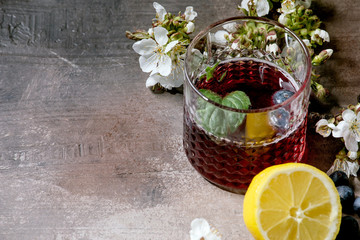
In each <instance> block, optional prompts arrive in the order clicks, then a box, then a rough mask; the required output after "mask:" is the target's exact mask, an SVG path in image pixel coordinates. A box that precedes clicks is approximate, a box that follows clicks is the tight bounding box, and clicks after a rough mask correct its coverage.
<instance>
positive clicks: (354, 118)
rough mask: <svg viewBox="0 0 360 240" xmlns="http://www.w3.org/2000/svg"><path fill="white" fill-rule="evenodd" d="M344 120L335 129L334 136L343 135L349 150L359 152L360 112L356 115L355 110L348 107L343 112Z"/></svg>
mask: <svg viewBox="0 0 360 240" xmlns="http://www.w3.org/2000/svg"><path fill="white" fill-rule="evenodd" d="M342 118H343V121H341V122H339V124H338V125H337V126H336V127H335V128H334V129H333V131H332V133H333V137H335V138H340V137H342V138H343V139H344V142H345V147H346V149H347V150H348V151H351V152H357V151H358V149H359V145H358V142H360V112H359V113H358V114H357V115H356V114H355V113H354V111H352V110H350V109H346V110H345V111H343V113H342Z"/></svg>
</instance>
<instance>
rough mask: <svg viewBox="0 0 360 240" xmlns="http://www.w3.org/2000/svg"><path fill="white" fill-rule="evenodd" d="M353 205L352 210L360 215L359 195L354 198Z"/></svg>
mask: <svg viewBox="0 0 360 240" xmlns="http://www.w3.org/2000/svg"><path fill="white" fill-rule="evenodd" d="M353 207H354V212H355V213H356V214H357V215H358V216H359V217H360V197H357V198H355V201H354V204H353Z"/></svg>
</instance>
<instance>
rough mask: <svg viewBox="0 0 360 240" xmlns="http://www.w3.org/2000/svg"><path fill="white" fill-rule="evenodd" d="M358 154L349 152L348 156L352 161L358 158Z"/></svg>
mask: <svg viewBox="0 0 360 240" xmlns="http://www.w3.org/2000/svg"><path fill="white" fill-rule="evenodd" d="M357 155H358V154H357V152H352V151H349V152H348V153H347V156H348V157H349V158H350V159H351V160H355V159H356V158H357Z"/></svg>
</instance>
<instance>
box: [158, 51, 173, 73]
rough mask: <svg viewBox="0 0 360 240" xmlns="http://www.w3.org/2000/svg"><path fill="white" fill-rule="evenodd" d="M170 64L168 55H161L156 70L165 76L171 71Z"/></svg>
mask: <svg viewBox="0 0 360 240" xmlns="http://www.w3.org/2000/svg"><path fill="white" fill-rule="evenodd" d="M171 65H172V61H171V58H170V57H169V56H168V55H161V56H160V58H159V62H158V66H157V68H156V70H157V72H158V73H160V74H161V75H162V76H165V77H166V76H168V75H169V74H170V73H171V67H172V66H171Z"/></svg>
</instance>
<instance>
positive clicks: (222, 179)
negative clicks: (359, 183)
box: [184, 59, 306, 192]
mask: <svg viewBox="0 0 360 240" xmlns="http://www.w3.org/2000/svg"><path fill="white" fill-rule="evenodd" d="M225 72H226V75H224V73H225ZM222 76H224V77H223V78H222V79H221V81H219V79H220V78H221V77H222ZM293 84H294V80H293V79H292V78H291V77H290V76H289V75H288V74H286V72H284V71H283V70H281V69H279V68H277V67H276V66H275V65H273V64H269V63H266V62H263V61H256V60H253V59H245V60H236V61H231V62H226V63H222V64H219V65H218V66H217V67H216V68H215V71H214V73H213V78H211V79H208V80H207V79H206V78H205V77H203V78H200V79H197V81H196V82H195V86H196V87H197V88H198V89H209V90H211V91H213V92H215V93H217V94H219V95H220V96H222V97H225V96H226V95H227V94H229V93H231V92H233V91H236V90H241V91H244V92H245V93H246V94H247V95H248V96H249V98H250V101H251V108H252V109H260V108H266V107H271V106H272V105H274V103H273V100H272V99H273V95H274V93H275V92H277V91H279V90H282V89H285V90H289V91H293V92H295V91H296V86H294V85H293ZM284 111H285V110H284ZM290 118H291V117H290V116H289V118H288V119H286V120H284V121H291V119H290ZM246 127H248V128H249V127H251V123H243V124H241V125H240V126H239V129H238V131H236V132H241V131H243V129H244V128H245V129H246ZM253 127H256V126H253ZM271 128H272V130H273V131H272V130H270V131H268V134H271V135H272V136H268V137H271V139H272V141H268V140H267V141H266V143H264V142H263V141H261V140H259V141H256V140H255V141H252V140H251V139H250V140H248V141H247V140H246V138H245V141H243V140H242V139H236V136H237V135H236V132H235V134H233V136H231V135H230V136H229V137H231V138H232V139H231V140H230V139H228V138H227V137H226V136H225V137H217V136H214V135H213V134H211V133H209V132H207V131H206V130H205V129H203V128H202V127H201V124H199V123H197V122H196V121H195V120H194V119H191V117H190V114H189V113H188V112H187V110H186V109H185V113H184V148H185V152H186V155H187V157H188V159H189V161H190V162H191V164H192V165H193V166H194V168H195V169H196V170H197V171H198V172H199V173H200V174H201V175H202V176H204V177H205V178H206V179H207V180H208V181H210V182H212V183H214V184H216V185H218V186H220V187H222V188H224V189H227V190H230V191H233V192H243V191H244V189H247V187H248V185H249V184H250V182H251V180H252V178H253V177H254V176H255V175H256V174H257V173H259V172H260V171H261V170H263V169H264V168H266V167H269V166H271V165H274V164H281V163H286V162H300V161H301V160H302V157H303V155H304V151H305V131H306V118H304V119H303V121H302V122H301V123H300V125H299V126H298V127H297V128H295V130H294V131H292V132H290V133H286V134H285V133H284V131H282V129H281V126H280V127H279V126H278V127H271ZM265 130H267V129H265Z"/></svg>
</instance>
